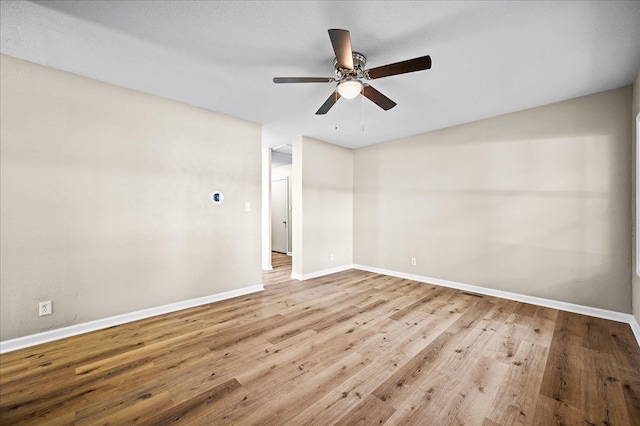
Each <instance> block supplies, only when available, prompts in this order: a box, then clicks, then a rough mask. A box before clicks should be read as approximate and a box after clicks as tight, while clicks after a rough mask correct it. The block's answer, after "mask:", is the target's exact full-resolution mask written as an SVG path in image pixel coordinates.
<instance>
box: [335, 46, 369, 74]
mask: <svg viewBox="0 0 640 426" xmlns="http://www.w3.org/2000/svg"><path fill="white" fill-rule="evenodd" d="M351 57H352V58H353V69H352V70H350V69H344V68H339V67H338V58H334V59H333V69H334V70H335V73H336V76H338V79H343V78H345V77H355V78H364V77H365V75H364V66H365V65H366V64H367V58H366V57H365V56H364V55H363V54H362V53H359V52H352V54H351Z"/></svg>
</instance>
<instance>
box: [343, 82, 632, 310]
mask: <svg viewBox="0 0 640 426" xmlns="http://www.w3.org/2000/svg"><path fill="white" fill-rule="evenodd" d="M630 106H631V88H630V87H626V88H622V89H618V90H612V91H607V92H603V93H599V94H594V95H591V96H586V97H582V98H578V99H573V100H569V101H565V102H560V103H556V104H552V105H548V106H544V107H540V108H535V109H531V110H527V111H522V112H517V113H513V114H508V115H504V116H500V117H495V118H492V119H487V120H482V121H478V122H474V123H470V124H465V125H461V126H457V127H452V128H448V129H444V130H440V131H436V132H432V133H427V134H422V135H418V136H414V137H410V138H406V139H401V140H396V141H391V142H387V143H382V144H378V145H373V146H369V147H365V148H361V149H358V150H356V151H355V153H354V263H356V264H361V265H366V266H371V267H378V268H384V269H389V270H393V271H400V272H406V273H413V274H418V275H422V276H426V277H432V278H438V279H444V280H450V281H456V282H460V283H465V284H472V285H477V286H483V287H488V288H493V289H499V290H503V291H509V292H515V293H521V294H526V295H531V296H537V297H543V298H549V299H555V300H559V301H565V302H570V303H576V304H581V305H587V306H593V307H598V308H604V309H611V310H615V311H621V312H630V311H631V303H630V300H631V294H630V286H629V270H630V269H631V259H630V252H631V251H630V246H631V238H630V232H629V223H630V220H631V218H630V212H631V207H630V199H629V193H630V191H631V186H630V185H631V184H630V178H629V177H630V176H631V170H630V166H631V162H630V152H631V151H630V150H631V147H630V141H631V135H630V130H631V126H629V119H628V117H629V116H630V115H631V111H630ZM411 257H415V258H417V265H416V266H411V265H410V258H411Z"/></svg>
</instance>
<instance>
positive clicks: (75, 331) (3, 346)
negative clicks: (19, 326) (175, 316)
mask: <svg viewBox="0 0 640 426" xmlns="http://www.w3.org/2000/svg"><path fill="white" fill-rule="evenodd" d="M262 290H264V287H263V286H262V284H258V285H254V286H250V287H244V288H239V289H237V290H231V291H225V292H224V293H218V294H213V295H210V296H204V297H198V298H196V299H190V300H184V301H182V302H176V303H170V304H168V305H162V306H157V307H155V308H149V309H143V310H141V311H135V312H129V313H126V314H122V315H116V316H113V317H109V318H102V319H99V320H95V321H89V322H85V323H82V324H76V325H71V326H69V327H63V328H58V329H55V330H49V331H45V332H42V333H37V334H31V335H29V336H24V337H18V338H16V339H11V340H5V341H3V342H0V354H3V353H6V352H11V351H16V350H18V349H23V348H28V347H30V346H35V345H40V344H42V343H47V342H52V341H54V340H60V339H66V338H67V337H72V336H77V335H79V334H84V333H88V332H90V331H96V330H102V329H105V328H108V327H113V326H115V325H120V324H125V323H128V322H133V321H138V320H141V319H145V318H150V317H153V316H156V315H162V314H166V313H169V312H175V311H180V310H183V309H188V308H193V307H195V306H200V305H206V304H207V303H212V302H218V301H221V300H226V299H231V298H234V297H238V296H244V295H247V294H251V293H256V292H258V291H262Z"/></svg>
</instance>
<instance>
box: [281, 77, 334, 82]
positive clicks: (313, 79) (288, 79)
mask: <svg viewBox="0 0 640 426" xmlns="http://www.w3.org/2000/svg"><path fill="white" fill-rule="evenodd" d="M334 81H336V79H335V78H333V77H273V82H274V83H333V82H334Z"/></svg>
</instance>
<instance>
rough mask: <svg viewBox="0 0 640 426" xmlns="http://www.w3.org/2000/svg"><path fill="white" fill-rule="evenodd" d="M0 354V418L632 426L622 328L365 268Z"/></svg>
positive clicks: (268, 283)
mask: <svg viewBox="0 0 640 426" xmlns="http://www.w3.org/2000/svg"><path fill="white" fill-rule="evenodd" d="M273 264H274V266H275V268H274V270H273V271H270V272H268V273H265V274H264V284H265V291H264V292H261V293H259V294H253V295H249V296H245V297H239V298H236V299H232V300H227V301H223V302H218V303H214V304H210V305H206V306H201V307H196V308H193V309H189V310H184V311H180V312H176V313H172V314H167V315H162V316H158V317H154V318H150V319H146V320H143V321H139V322H135V323H130V324H126V325H122V326H118V327H113V328H110V329H106V330H102V331H97V332H94V333H89V334H86V335H82V336H77V337H74V338H70V339H66V340H62V341H58V342H53V343H49V344H45V345H41V346H38V347H33V348H30V349H25V350H21V351H16V352H11V353H8V354H4V355H2V356H1V357H0V424H2V425H9V424H23V423H24V424H38V425H44V424H79V425H84V424H134V423H135V424H147V425H159V424H165V423H177V424H185V425H226V424H247V425H282V424H291V425H307V424H315V425H329V424H340V425H357V424H362V425H378V424H385V425H408V424H416V425H447V424H465V425H515V424H523V425H560V424H564V425H640V350H639V348H638V345H637V343H636V341H635V340H634V338H633V335H632V333H631V330H630V328H629V326H628V325H627V324H622V323H617V322H612V321H605V320H601V319H596V318H591V317H586V316H582V315H576V314H570V313H566V312H559V311H557V310H554V309H548V308H542V307H536V306H532V305H527V304H523V303H519V302H512V301H507V300H503V299H497V298H492V297H487V296H480V295H476V294H471V293H466V292H463V291H458V290H452V289H447V288H443V287H437V286H435V285H429V284H421V283H417V282H414V281H409V280H404V279H399V278H392V277H388V276H383V275H378V274H374V273H369V272H363V271H346V272H342V273H338V274H334V275H330V276H326V277H322V278H317V279H314V280H309V281H304V282H298V281H293V280H290V279H289V274H290V272H291V269H290V258H287V257H286V256H283V255H280V256H278V255H274V262H273Z"/></svg>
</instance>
